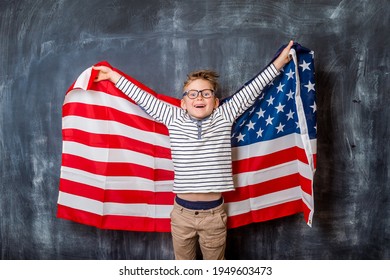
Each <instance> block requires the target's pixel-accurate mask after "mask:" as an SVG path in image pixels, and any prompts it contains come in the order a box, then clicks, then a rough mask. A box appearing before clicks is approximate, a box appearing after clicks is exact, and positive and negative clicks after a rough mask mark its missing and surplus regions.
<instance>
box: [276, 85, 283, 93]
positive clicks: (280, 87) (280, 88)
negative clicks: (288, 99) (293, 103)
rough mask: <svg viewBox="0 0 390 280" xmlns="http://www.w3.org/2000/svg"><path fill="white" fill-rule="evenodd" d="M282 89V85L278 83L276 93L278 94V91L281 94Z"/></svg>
mask: <svg viewBox="0 0 390 280" xmlns="http://www.w3.org/2000/svg"><path fill="white" fill-rule="evenodd" d="M283 87H284V85H282V83H279V85H278V86H277V87H276V88H277V89H278V92H277V93H279V92H280V91H281V92H283Z"/></svg>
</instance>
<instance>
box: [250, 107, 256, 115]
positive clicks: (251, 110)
mask: <svg viewBox="0 0 390 280" xmlns="http://www.w3.org/2000/svg"><path fill="white" fill-rule="evenodd" d="M254 110H255V107H253V108H252V109H250V111H249V115H250V114H252V113H253V111H254Z"/></svg>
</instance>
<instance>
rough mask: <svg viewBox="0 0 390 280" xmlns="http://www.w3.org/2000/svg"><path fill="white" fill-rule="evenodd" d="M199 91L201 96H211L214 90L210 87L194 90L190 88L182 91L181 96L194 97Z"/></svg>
mask: <svg viewBox="0 0 390 280" xmlns="http://www.w3.org/2000/svg"><path fill="white" fill-rule="evenodd" d="M199 93H200V94H201V95H202V97H203V98H206V99H208V98H211V97H212V96H213V95H214V90H212V89H202V90H196V89H190V90H187V91H186V92H184V93H183V96H185V95H187V96H188V98H189V99H195V98H197V97H198V96H199Z"/></svg>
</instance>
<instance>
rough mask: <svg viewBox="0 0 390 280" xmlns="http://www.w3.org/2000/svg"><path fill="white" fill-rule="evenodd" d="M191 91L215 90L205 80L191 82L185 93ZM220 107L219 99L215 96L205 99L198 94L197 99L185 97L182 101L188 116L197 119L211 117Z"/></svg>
mask: <svg viewBox="0 0 390 280" xmlns="http://www.w3.org/2000/svg"><path fill="white" fill-rule="evenodd" d="M191 89H195V90H203V89H213V88H212V86H211V84H210V82H209V81H207V80H203V79H196V80H193V81H192V82H190V83H189V84H188V85H187V86H186V87H185V88H184V91H188V90H191ZM218 105H219V99H218V98H216V97H215V96H214V95H213V96H212V97H210V98H204V97H203V96H202V94H200V93H199V94H198V97H196V98H195V99H190V98H189V97H188V96H183V98H182V100H181V108H183V109H184V110H187V112H188V114H189V115H190V116H191V117H193V118H196V119H199V120H201V119H204V118H207V117H208V116H210V115H211V113H212V112H213V110H214V109H215V108H217V107H218Z"/></svg>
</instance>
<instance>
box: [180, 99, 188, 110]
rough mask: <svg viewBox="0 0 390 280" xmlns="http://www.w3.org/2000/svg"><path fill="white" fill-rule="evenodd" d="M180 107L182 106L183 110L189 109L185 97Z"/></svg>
mask: <svg viewBox="0 0 390 280" xmlns="http://www.w3.org/2000/svg"><path fill="white" fill-rule="evenodd" d="M180 107H181V108H182V109H183V110H187V105H186V102H185V101H184V99H183V98H182V99H181V101H180Z"/></svg>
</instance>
